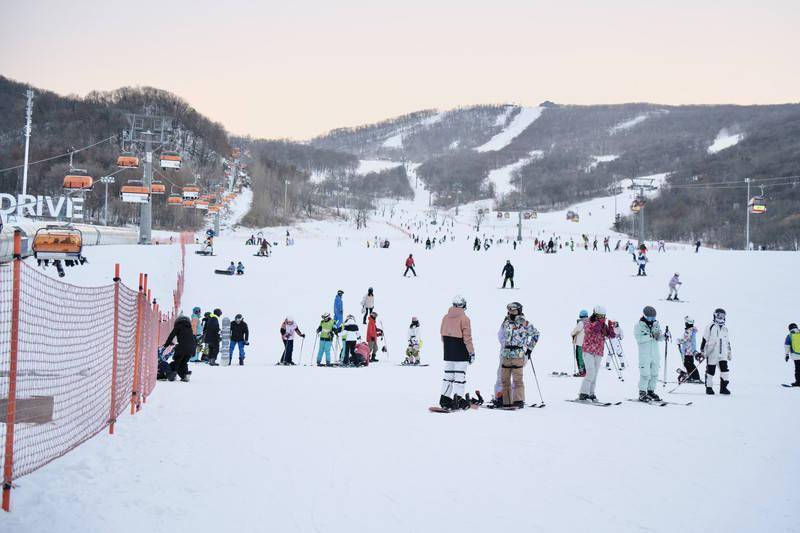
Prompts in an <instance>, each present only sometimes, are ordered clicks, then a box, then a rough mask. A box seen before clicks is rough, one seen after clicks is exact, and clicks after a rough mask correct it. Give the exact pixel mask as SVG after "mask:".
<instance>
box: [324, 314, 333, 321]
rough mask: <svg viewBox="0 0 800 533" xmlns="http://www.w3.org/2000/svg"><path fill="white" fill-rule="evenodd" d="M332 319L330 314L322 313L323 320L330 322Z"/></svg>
mask: <svg viewBox="0 0 800 533" xmlns="http://www.w3.org/2000/svg"><path fill="white" fill-rule="evenodd" d="M330 317H331V314H330V313H322V319H323V320H328V319H329V318H330Z"/></svg>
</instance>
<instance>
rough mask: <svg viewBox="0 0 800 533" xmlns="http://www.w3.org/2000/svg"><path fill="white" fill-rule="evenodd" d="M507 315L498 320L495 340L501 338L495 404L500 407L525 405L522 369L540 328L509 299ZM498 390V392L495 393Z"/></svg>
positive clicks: (518, 305)
mask: <svg viewBox="0 0 800 533" xmlns="http://www.w3.org/2000/svg"><path fill="white" fill-rule="evenodd" d="M506 312H507V314H506V317H505V318H504V319H503V322H502V323H501V324H500V330H499V331H498V332H497V340H498V341H499V342H500V365H499V368H498V369H497V378H498V381H499V382H500V383H499V385H500V387H499V390H498V384H497V383H495V399H494V402H493V403H494V404H495V405H498V403H499V404H500V405H502V406H503V407H516V408H518V409H521V408H523V407H525V382H524V380H523V374H522V370H523V369H524V368H525V361H526V360H527V359H530V357H531V351H532V350H533V348H534V347H535V346H536V343H537V342H538V341H539V331H538V330H537V329H536V328H535V327H533V324H531V323H530V322H528V321H527V320H526V319H525V315H524V314H523V312H522V304H521V303H519V302H511V303H510V304H508V305H507V306H506ZM498 393H499V395H498Z"/></svg>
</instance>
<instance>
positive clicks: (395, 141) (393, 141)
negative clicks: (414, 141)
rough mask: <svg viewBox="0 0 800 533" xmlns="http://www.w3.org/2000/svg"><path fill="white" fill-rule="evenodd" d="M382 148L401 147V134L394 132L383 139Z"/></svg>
mask: <svg viewBox="0 0 800 533" xmlns="http://www.w3.org/2000/svg"><path fill="white" fill-rule="evenodd" d="M382 146H383V147H384V148H402V147H403V134H402V133H396V134H394V135H392V136H391V137H388V138H387V139H386V140H385V141H383V145H382Z"/></svg>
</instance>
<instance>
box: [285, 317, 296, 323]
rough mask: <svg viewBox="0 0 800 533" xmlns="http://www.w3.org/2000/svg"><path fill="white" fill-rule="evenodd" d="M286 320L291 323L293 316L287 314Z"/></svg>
mask: <svg viewBox="0 0 800 533" xmlns="http://www.w3.org/2000/svg"><path fill="white" fill-rule="evenodd" d="M286 322H289V323H290V324H291V323H293V322H294V318H292V317H291V316H287V317H286Z"/></svg>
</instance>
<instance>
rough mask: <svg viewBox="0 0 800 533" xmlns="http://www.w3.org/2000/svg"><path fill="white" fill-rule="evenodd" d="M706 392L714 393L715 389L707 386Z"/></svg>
mask: <svg viewBox="0 0 800 533" xmlns="http://www.w3.org/2000/svg"><path fill="white" fill-rule="evenodd" d="M706 394H714V389H712V388H711V387H706Z"/></svg>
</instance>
